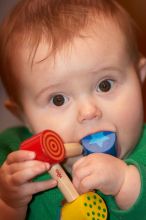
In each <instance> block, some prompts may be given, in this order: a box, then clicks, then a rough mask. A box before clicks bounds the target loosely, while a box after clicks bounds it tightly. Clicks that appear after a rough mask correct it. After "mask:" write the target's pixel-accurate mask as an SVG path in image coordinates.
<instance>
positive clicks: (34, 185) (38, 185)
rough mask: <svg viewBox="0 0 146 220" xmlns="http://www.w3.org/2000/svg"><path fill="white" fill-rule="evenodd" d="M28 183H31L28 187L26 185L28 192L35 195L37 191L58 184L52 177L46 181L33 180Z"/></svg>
mask: <svg viewBox="0 0 146 220" xmlns="http://www.w3.org/2000/svg"><path fill="white" fill-rule="evenodd" d="M28 184H29V186H28V188H27V187H26V189H27V191H28V194H32V195H33V194H35V193H38V192H42V191H45V190H47V189H51V188H54V187H55V186H57V181H56V180H54V179H51V180H46V181H41V182H31V183H28Z"/></svg>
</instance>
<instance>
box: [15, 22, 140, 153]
mask: <svg viewBox="0 0 146 220" xmlns="http://www.w3.org/2000/svg"><path fill="white" fill-rule="evenodd" d="M86 34H87V33H86ZM88 36H89V37H85V38H76V39H75V40H74V42H73V43H72V45H71V46H68V47H67V46H66V47H65V48H64V49H62V51H60V52H59V53H58V54H57V55H56V57H55V62H53V61H54V60H53V58H52V60H51V59H50V58H48V59H44V58H45V57H47V52H48V48H47V43H41V44H40V45H39V48H38V50H37V53H36V56H35V60H34V62H35V63H34V65H33V68H31V65H30V63H29V62H28V60H27V57H28V51H27V50H26V49H25V50H23V53H21V54H20V58H21V62H20V64H19V66H18V71H19V72H20V83H22V85H23V86H22V93H21V99H22V103H23V108H24V115H25V117H24V119H25V121H26V123H27V125H28V126H29V127H30V128H31V129H32V131H33V132H34V133H37V132H40V131H42V130H44V129H52V130H54V131H56V132H57V133H58V134H60V136H61V137H62V138H63V140H64V142H66V143H67V142H79V141H80V140H81V139H82V138H83V137H84V136H86V135H88V134H91V133H95V132H98V131H104V130H105V131H108V130H109V131H114V132H116V133H117V139H118V155H119V157H123V156H124V155H125V154H127V153H128V152H129V151H131V149H132V148H134V147H135V144H136V143H137V141H138V138H139V135H140V132H141V128H142V124H143V107H142V98H141V89H140V83H139V80H138V76H137V74H136V71H135V68H134V65H133V64H132V62H131V61H130V59H129V56H128V53H127V50H126V49H125V41H124V38H123V35H122V34H121V32H120V30H119V29H118V28H117V26H115V25H114V23H111V22H108V24H107V22H104V23H103V24H101V25H99V27H98V28H97V32H96V33H95V30H94V34H92V31H90V30H89V31H88ZM41 60H42V61H41ZM40 61H41V62H40Z"/></svg>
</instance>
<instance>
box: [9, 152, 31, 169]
mask: <svg viewBox="0 0 146 220" xmlns="http://www.w3.org/2000/svg"><path fill="white" fill-rule="evenodd" d="M34 158H35V152H32V151H25V150H20V151H14V152H12V153H10V154H9V155H8V157H7V160H6V163H7V164H8V165H10V164H12V163H15V162H23V161H27V160H33V159H34Z"/></svg>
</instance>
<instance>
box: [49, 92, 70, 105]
mask: <svg viewBox="0 0 146 220" xmlns="http://www.w3.org/2000/svg"><path fill="white" fill-rule="evenodd" d="M66 101H67V98H66V97H65V96H63V95H62V94H57V95H54V96H53V97H52V98H51V102H52V103H53V104H54V105H56V106H62V105H64V104H65V102H66Z"/></svg>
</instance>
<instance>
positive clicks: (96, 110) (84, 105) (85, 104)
mask: <svg viewBox="0 0 146 220" xmlns="http://www.w3.org/2000/svg"><path fill="white" fill-rule="evenodd" d="M101 117H102V111H101V108H100V107H99V106H98V104H97V103H96V101H95V100H94V99H84V100H82V101H81V103H80V105H79V110H78V121H79V122H83V121H86V120H92V119H94V118H98V119H99V118H101Z"/></svg>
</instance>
